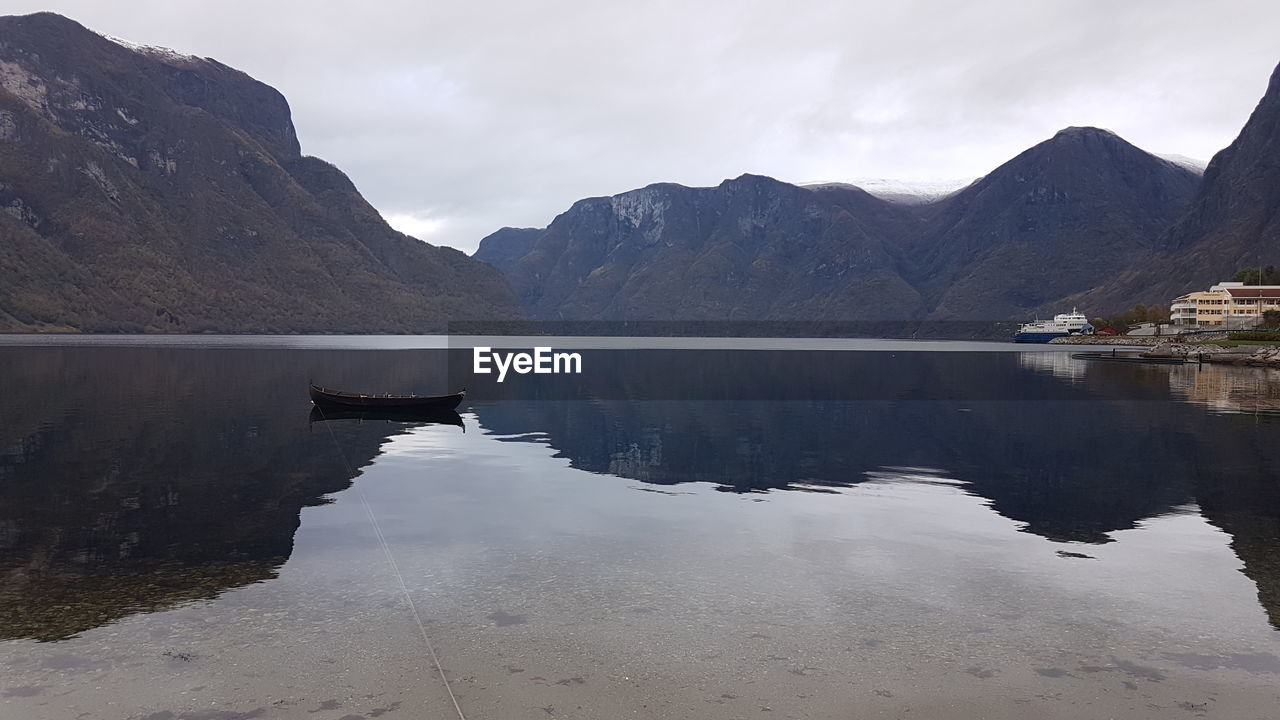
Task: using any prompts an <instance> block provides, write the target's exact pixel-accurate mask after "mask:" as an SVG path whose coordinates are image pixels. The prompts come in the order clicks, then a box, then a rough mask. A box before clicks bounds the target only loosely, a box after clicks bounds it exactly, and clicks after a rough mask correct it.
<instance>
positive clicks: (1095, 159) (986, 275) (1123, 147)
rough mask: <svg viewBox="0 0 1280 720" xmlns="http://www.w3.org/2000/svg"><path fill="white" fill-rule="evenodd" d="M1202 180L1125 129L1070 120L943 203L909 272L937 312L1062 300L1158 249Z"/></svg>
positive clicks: (914, 241) (1008, 309)
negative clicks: (1127, 136) (1133, 140)
mask: <svg viewBox="0 0 1280 720" xmlns="http://www.w3.org/2000/svg"><path fill="white" fill-rule="evenodd" d="M1199 182H1200V177H1199V175H1197V174H1196V173H1195V172H1193V171H1191V170H1189V169H1187V168H1185V167H1183V166H1180V165H1177V164H1175V163H1172V162H1169V161H1168V160H1164V159H1162V158H1159V157H1156V156H1155V155H1152V154H1150V153H1147V152H1144V151H1143V150H1140V149H1138V148H1137V147H1134V146H1133V145H1131V144H1129V143H1128V142H1126V141H1124V140H1123V139H1121V138H1120V137H1119V136H1117V135H1115V134H1114V133H1111V132H1109V131H1106V130H1100V129H1097V128H1079V127H1072V128H1067V129H1065V130H1062V131H1061V132H1059V133H1057V134H1056V135H1054V136H1053V137H1052V138H1050V139H1049V140H1046V141H1044V142H1042V143H1040V144H1038V145H1036V146H1034V147H1032V148H1030V149H1028V150H1026V151H1025V152H1022V153H1020V154H1019V155H1018V156H1017V157H1015V158H1013V159H1012V160H1010V161H1008V162H1006V163H1004V164H1003V165H1001V166H1000V167H999V168H997V169H996V170H994V171H993V172H991V173H990V174H988V175H987V176H986V177H984V178H982V179H981V180H979V181H978V182H976V183H974V184H973V185H970V186H969V187H967V188H965V189H964V190H962V191H961V192H959V193H957V194H956V195H954V196H952V197H951V198H948V199H947V200H946V201H944V202H942V203H940V204H938V205H937V206H936V207H937V209H936V212H935V214H934V216H933V217H932V218H931V222H930V224H929V229H928V230H927V231H926V232H924V233H922V234H920V235H919V236H917V237H915V238H911V239H909V240H907V244H906V246H905V247H906V248H907V249H908V252H907V257H906V262H905V265H906V266H907V268H906V270H905V272H906V273H907V276H908V278H909V279H910V280H911V281H912V283H913V284H914V285H916V286H917V287H919V288H920V289H921V292H922V293H923V294H924V296H925V298H926V299H927V301H928V304H929V306H930V310H931V317H932V318H934V319H940V320H941V319H953V318H970V319H973V318H989V319H1006V318H1017V317H1022V316H1024V315H1025V314H1027V313H1028V312H1029V311H1035V310H1036V309H1038V308H1042V307H1043V308H1052V307H1053V306H1054V305H1055V304H1059V303H1060V301H1061V299H1062V298H1063V297H1065V296H1068V295H1071V294H1073V293H1076V292H1079V291H1080V290H1081V289H1082V288H1088V287H1091V286H1093V285H1096V284H1097V282H1098V278H1099V277H1100V276H1102V275H1104V274H1106V273H1107V272H1109V271H1111V270H1113V269H1115V268H1128V267H1131V266H1132V265H1133V263H1135V262H1136V261H1137V260H1138V259H1140V258H1141V257H1143V256H1144V255H1145V254H1147V253H1148V252H1149V251H1150V250H1151V248H1152V246H1153V243H1154V240H1155V239H1156V238H1157V237H1158V236H1159V234H1160V233H1161V232H1162V231H1164V229H1165V228H1167V227H1168V226H1169V224H1170V223H1172V222H1173V221H1174V220H1175V219H1176V218H1177V217H1178V216H1179V214H1180V213H1181V212H1182V211H1184V210H1185V209H1186V207H1187V203H1189V202H1190V200H1191V198H1192V196H1193V195H1194V194H1195V192H1196V187H1197V186H1198V185H1199ZM1059 312H1061V310H1059Z"/></svg>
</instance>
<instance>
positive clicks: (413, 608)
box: [315, 405, 467, 720]
mask: <svg viewBox="0 0 1280 720" xmlns="http://www.w3.org/2000/svg"><path fill="white" fill-rule="evenodd" d="M315 407H316V410H317V411H319V413H320V418H321V420H322V421H324V423H325V428H326V429H327V430H328V431H329V438H330V439H332V440H333V445H334V447H336V448H337V449H338V456H339V457H341V458H342V464H343V466H344V467H346V469H347V474H348V475H350V476H351V479H352V485H353V486H354V487H355V491H356V495H357V496H359V498H360V503H361V504H362V505H364V511H365V513H366V514H367V515H368V516H369V524H370V525H372V526H373V532H374V534H375V535H377V536H378V544H379V545H381V546H382V553H383V554H384V555H386V556H387V564H389V565H390V566H391V572H392V574H394V575H395V576H396V580H397V581H398V582H399V583H400V592H401V593H403V594H404V600H405V602H406V603H407V604H408V605H409V611H410V612H411V613H413V621H414V622H415V623H416V624H417V625H418V632H419V633H421V635H422V642H423V644H424V645H426V646H427V652H428V653H429V654H430V655H431V661H432V662H433V663H435V666H436V673H437V674H439V675H440V682H441V683H443V684H444V691H445V692H446V693H448V694H449V700H450V701H452V702H453V709H454V710H456V711H457V712H458V720H467V716H466V715H464V714H463V713H462V706H461V705H459V704H458V698H457V697H456V696H455V695H454V694H453V687H452V686H450V685H449V677H448V676H447V675H445V674H444V666H442V665H441V664H440V656H439V655H437V654H436V648H435V646H434V645H432V644H431V638H430V637H429V636H428V635H427V627H426V625H424V624H423V622H422V616H421V615H420V614H418V606H417V605H416V604H414V602H413V596H412V595H410V594H409V586H408V585H407V584H405V581H404V575H403V574H401V572H400V566H399V565H397V564H396V558H395V555H392V554H391V545H390V544H388V543H387V537H386V535H383V534H382V525H381V524H380V523H379V522H378V517H377V516H376V515H374V514H373V506H372V505H370V504H369V499H368V498H366V497H365V494H364V491H363V490H361V489H360V486H359V485H356V484H355V470H354V469H352V467H351V463H349V462H347V453H346V452H345V451H343V449H342V443H340V442H338V436H337V435H335V434H334V432H333V428H332V427H330V426H329V423H328V421H327V419H326V418H325V416H324V408H322V407H320V406H319V405H316V406H315Z"/></svg>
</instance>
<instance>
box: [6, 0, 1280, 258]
mask: <svg viewBox="0 0 1280 720" xmlns="http://www.w3.org/2000/svg"><path fill="white" fill-rule="evenodd" d="M9 5H10V6H16V7H14V8H13V9H11V10H8V12H27V11H33V10H36V9H52V10H55V11H57V12H62V13H64V14H66V15H68V16H70V17H73V18H75V19H77V20H79V21H81V22H83V23H85V24H86V25H88V26H90V27H92V28H94V29H95V30H98V31H100V32H106V33H109V34H112V35H116V36H120V37H123V38H127V39H130V40H134V41H138V42H144V43H149V44H156V45H164V46H169V47H173V48H175V49H178V50H181V51H183V52H190V53H196V54H200V55H208V56H212V57H216V58H218V59H219V60H221V61H223V62H225V63H227V64H229V65H232V66H234V67H238V68H240V69H242V70H245V71H246V72H248V73H250V74H251V75H254V76H255V77H257V78H259V79H261V80H263V81H264V82H267V83H269V84H271V85H273V86H275V87H276V88H278V89H279V90H281V91H282V92H283V93H284V94H285V95H286V97H288V98H289V100H290V103H291V105H292V107H293V110H294V121H295V124H296V125H297V128H298V132H299V136H300V139H301V141H302V145H303V150H304V152H307V153H308V154H313V155H317V156H320V157H323V158H325V159H326V160H329V161H331V162H333V163H335V164H336V165H337V166H338V167H340V168H342V169H343V170H344V171H346V172H347V173H348V174H349V175H350V176H351V177H352V179H353V180H354V181H355V182H356V184H357V186H358V187H360V189H361V191H362V192H363V193H364V194H365V196H366V197H367V198H368V199H369V200H370V202H372V203H373V204H374V205H375V206H376V207H378V208H379V209H380V210H381V211H382V212H383V213H384V214H385V215H387V216H389V217H396V218H405V217H408V218H419V219H420V220H430V222H431V223H432V224H431V225H428V226H421V225H420V226H417V227H419V228H430V231H429V232H428V231H427V230H422V229H420V230H419V232H418V233H411V234H414V235H419V233H421V234H422V235H426V236H427V238H426V239H428V240H429V241H430V242H433V243H444V244H450V245H454V246H457V247H459V248H462V249H464V250H468V251H469V250H471V249H474V247H475V245H476V243H477V242H478V241H479V239H480V238H481V237H482V236H483V235H485V234H487V233H489V232H491V231H493V230H496V229H497V228H499V227H502V226H506V225H513V226H543V225H546V224H547V223H548V222H550V220H551V219H552V218H553V217H554V216H555V215H556V214H557V213H559V212H561V211H563V210H565V209H567V208H568V206H569V205H570V204H571V203H572V202H573V201H575V200H578V199H580V198H582V197H588V196H594V195H606V194H612V193H617V192H621V191H624V190H628V189H631V188H634V187H639V186H642V185H645V184H647V183H651V182H658V181H672V182H681V183H685V184H694V185H699V184H701V185H705V184H714V183H717V182H719V181H720V180H722V179H723V178H726V177H734V176H737V175H739V174H741V173H743V172H753V173H761V174H766V175H771V176H774V177H777V178H779V179H782V180H788V181H795V182H799V181H813V180H818V179H822V178H851V177H877V178H891V179H907V180H909V179H914V178H939V177H943V178H959V177H975V176H978V175H982V174H985V173H986V172H989V171H990V170H991V169H992V168H993V167H995V166H996V165H998V164H999V163H1001V162H1003V161H1005V160H1007V159H1008V158H1010V157H1012V156H1013V155H1015V154H1017V153H1018V152H1020V151H1021V150H1023V149H1025V148H1027V147H1028V146H1030V145H1032V144H1034V143H1036V142H1038V141H1040V140H1043V139H1045V138H1047V137H1050V136H1051V135H1052V134H1053V133H1054V132H1055V131H1057V130H1058V129H1060V128H1062V127H1065V126H1068V125H1097V126H1102V127H1107V128H1110V129H1112V130H1114V131H1116V132H1117V133H1119V134H1120V135H1121V136H1123V137H1125V138H1126V139H1128V140H1130V141H1131V142H1134V143H1135V144H1137V145H1139V146H1140V147H1143V148H1145V149H1148V150H1151V151H1155V152H1165V153H1180V154H1183V155H1188V156H1191V157H1196V158H1201V159H1205V160H1207V159H1208V158H1209V157H1210V156H1211V155H1212V154H1213V153H1214V152H1215V151H1217V150H1218V149H1220V148H1221V147H1223V146H1225V145H1226V144H1227V143H1228V142H1230V141H1231V139H1232V138H1233V137H1234V136H1235V134H1236V133H1237V132H1238V131H1239V129H1240V127H1241V126H1242V125H1243V124H1244V121H1245V120H1246V118H1247V117H1248V114H1249V112H1250V111H1251V110H1252V108H1253V106H1254V104H1255V103H1256V102H1257V100H1258V98H1259V97H1260V96H1261V93H1262V91H1263V90H1264V89H1265V86H1266V81H1267V78H1268V76H1269V74H1270V72H1271V70H1272V68H1273V67H1274V66H1275V64H1276V62H1277V61H1280V57H1278V56H1277V53H1276V45H1275V42H1274V28H1275V27H1276V26H1277V25H1280V5H1277V4H1276V3H1274V2H1269V1H1268V2H1263V1H1258V0H1249V1H1243V0H1236V1H1227V2H1219V3H1199V2H1177V1H1174V2H1169V1H1167V0H1166V1H1163V2H1155V1H1152V0H1131V1H1129V2H1122V3H1117V2H1099V1H1097V0H1043V1H1039V2H1034V3H1027V2H1012V1H1003V2H997V1H995V0H969V1H968V2H945V1H929V2H924V1H923V0H914V1H912V0H900V1H899V2H893V3H886V2H877V3H866V2H863V3H858V2H844V3H842V2H830V0H821V1H818V0H795V1H793V2H789V3H778V2H776V1H768V2H765V1H761V0H708V1H705V2H698V3H688V2H674V1H669V0H659V1H645V0H635V1H633V2H628V3H625V4H624V3H601V2H598V1H594V0H550V1H549V2H537V3H530V2H508V3H502V4H498V3H461V2H458V3H442V2H426V3H423V2H416V1H405V2H379V3H356V4H352V3H332V2H330V3H325V2H277V3H257V2H246V1H244V0H231V1H229V2H223V3H218V4H194V3H172V2H168V1H167V0H148V1H144V2H119V3H101V2H97V1H96V0H43V1H42V2H40V3H39V7H37V4H36V3H35V2H27V1H26V0H11V2H10V3H9ZM24 5H26V6H29V7H23V6H24ZM424 208H425V210H424ZM397 222H400V220H397Z"/></svg>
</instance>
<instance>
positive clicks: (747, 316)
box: [475, 128, 1200, 334]
mask: <svg viewBox="0 0 1280 720" xmlns="http://www.w3.org/2000/svg"><path fill="white" fill-rule="evenodd" d="M1199 180H1200V179H1199V176H1198V175H1197V174H1196V173H1195V172H1194V171H1192V170H1189V169H1187V168H1186V167H1183V166H1181V165H1179V164H1176V163H1173V162H1170V161H1167V160H1164V159H1161V158H1159V157H1156V156H1154V155H1151V154H1149V153H1146V152H1144V151H1142V150H1140V149H1138V148H1136V147H1134V146H1133V145H1130V144H1129V143H1127V142H1125V141H1124V140H1122V139H1121V138H1119V137H1117V136H1116V135H1115V134H1113V133H1111V132H1108V131H1105V130H1099V129H1096V128H1068V129H1066V130H1063V131H1061V132H1059V133H1058V134H1057V135H1055V136H1054V137H1053V138H1051V139H1049V140H1046V141H1045V142H1043V143H1040V144H1038V145H1036V146H1035V147H1033V148H1031V149H1029V150H1027V151H1026V152H1023V153H1021V154H1020V155H1018V156H1017V157H1015V158H1013V159H1012V160H1010V161H1009V162H1007V163H1005V164H1003V165H1001V166H1000V167H999V168H996V169H995V170H994V171H992V172H991V173H990V174H988V175H986V176H985V177H983V178H981V179H980V180H977V181H975V182H973V183H971V184H970V185H968V186H966V187H965V188H964V189H962V190H960V191H958V192H955V193H953V194H950V195H947V196H945V197H942V198H940V199H936V200H934V201H931V202H926V203H903V202H889V201H886V200H885V199H883V198H879V197H875V196H873V195H872V194H869V193H867V192H865V191H863V190H861V189H859V188H857V187H854V186H851V185H847V184H825V185H812V186H806V187H797V186H794V185H789V184H786V183H782V182H779V181H777V180H773V179H770V178H766V177H760V176H752V175H744V176H742V177H739V178H737V179H734V180H727V181H725V182H723V183H721V184H720V185H718V186H717V187H714V188H690V187H684V186H681V185H673V184H658V185H651V186H649V187H646V188H643V189H640V190H634V191H631V192H627V193H623V194H620V195H616V196H613V197H604V198H590V199H587V200H582V201H579V202H578V203H575V204H574V205H573V206H572V207H571V208H570V209H569V210H568V211H567V212H565V213H563V214H562V215H560V216H559V217H557V218H555V220H553V221H552V223H551V224H550V225H549V226H548V227H547V228H546V229H545V230H543V231H541V233H540V234H537V235H536V236H535V232H536V231H530V230H521V231H518V234H514V233H516V232H517V231H511V230H502V231H499V232H498V233H494V234H493V235H490V236H489V237H487V238H485V239H484V240H483V241H482V242H481V244H480V248H479V250H478V251H477V252H476V254H475V257H476V258H478V259H482V260H486V261H488V262H491V263H493V264H494V265H495V266H497V267H499V268H500V269H502V270H503V271H504V273H506V275H507V277H508V279H509V280H510V282H511V284H512V287H513V288H514V289H515V290H516V293H517V294H518V295H519V297H520V300H521V302H522V304H523V305H524V307H525V308H526V309H527V310H528V312H529V313H530V314H531V315H533V316H534V317H537V318H541V319H560V318H563V319H572V320H582V319H596V318H602V319H614V320H619V319H627V320H648V319H667V320H672V319H678V320H801V319H803V320H839V321H865V320H898V321H903V320H905V321H911V322H913V323H920V322H929V321H946V322H949V321H958V320H983V321H990V320H1009V319H1016V318H1022V317H1025V316H1027V315H1029V314H1031V313H1033V312H1036V311H1037V310H1039V309H1041V308H1045V307H1050V306H1052V305H1054V304H1055V303H1059V302H1061V301H1062V299H1063V298H1065V297H1067V296H1069V295H1072V294H1074V293H1079V292H1081V291H1083V290H1086V289H1088V288H1090V287H1093V286H1095V285H1096V284H1097V282H1098V278H1099V277H1100V276H1101V275H1102V274H1104V273H1106V272H1109V271H1111V270H1113V269H1114V268H1117V267H1129V266H1130V265H1131V264H1132V263H1133V262H1135V261H1136V260H1137V259H1138V258H1141V257H1144V256H1145V255H1146V254H1148V253H1150V252H1151V250H1152V244H1153V241H1154V239H1155V238H1156V237H1158V235H1159V233H1160V232H1161V231H1162V230H1164V228H1166V227H1167V226H1168V225H1169V224H1170V223H1171V222H1173V221H1174V220H1175V219H1176V218H1177V217H1178V216H1179V214H1180V213H1181V212H1182V211H1183V210H1184V209H1185V208H1186V207H1187V204H1188V203H1189V202H1190V200H1191V198H1192V196H1193V195H1194V193H1195V191H1196V187H1197V185H1198V183H1199ZM526 248H527V249H526ZM943 334H945V331H944V332H943Z"/></svg>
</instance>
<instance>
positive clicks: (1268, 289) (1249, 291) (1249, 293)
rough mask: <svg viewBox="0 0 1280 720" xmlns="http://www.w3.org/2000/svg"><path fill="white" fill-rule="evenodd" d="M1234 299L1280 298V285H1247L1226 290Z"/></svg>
mask: <svg viewBox="0 0 1280 720" xmlns="http://www.w3.org/2000/svg"><path fill="white" fill-rule="evenodd" d="M1226 290H1227V292H1229V293H1231V297H1233V298H1238V297H1239V298H1256V297H1264V298H1280V285H1246V286H1244V287H1229V288H1227V289H1226Z"/></svg>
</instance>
